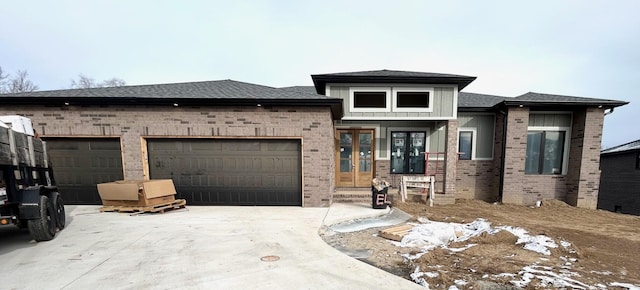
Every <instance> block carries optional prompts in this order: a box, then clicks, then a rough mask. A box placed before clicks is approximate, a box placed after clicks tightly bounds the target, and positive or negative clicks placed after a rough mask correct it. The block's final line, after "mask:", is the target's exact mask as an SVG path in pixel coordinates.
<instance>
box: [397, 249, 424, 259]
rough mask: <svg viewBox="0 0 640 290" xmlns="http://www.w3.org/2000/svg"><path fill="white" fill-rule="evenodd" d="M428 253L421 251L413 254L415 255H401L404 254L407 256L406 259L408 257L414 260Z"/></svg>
mask: <svg viewBox="0 0 640 290" xmlns="http://www.w3.org/2000/svg"><path fill="white" fill-rule="evenodd" d="M426 253H427V251H424V252H420V253H417V254H413V255H412V254H402V255H400V256H402V257H403V258H405V259H407V260H409V261H413V260H415V259H418V258H420V257H422V256H423V255H424V254H426Z"/></svg>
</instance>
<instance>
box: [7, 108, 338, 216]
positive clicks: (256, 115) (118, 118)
mask: <svg viewBox="0 0 640 290" xmlns="http://www.w3.org/2000/svg"><path fill="white" fill-rule="evenodd" d="M0 114H4V115H10V114H11V115H15V114H18V115H24V116H26V117H29V118H31V120H32V122H33V125H34V129H35V130H36V131H37V132H38V133H39V134H40V135H41V136H42V137H118V138H120V139H121V144H122V153H123V167H124V177H125V178H126V179H143V178H147V176H145V169H144V168H145V164H144V163H143V162H144V161H143V160H145V158H143V149H144V148H143V138H144V137H168V138H283V139H284V138H294V139H301V140H302V151H303V152H302V164H303V165H302V166H303V168H302V172H303V180H302V181H303V206H306V207H325V206H329V205H330V204H331V198H332V197H331V195H332V193H333V189H334V184H335V181H334V174H332V172H334V166H335V165H334V163H335V160H334V158H333V156H334V155H333V154H334V143H333V140H334V130H333V120H332V117H331V112H330V110H329V108H328V107H327V108H322V107H314V108H304V107H273V108H267V107H146V106H126V107H125V106H64V107H44V106H43V107H40V106H2V108H0Z"/></svg>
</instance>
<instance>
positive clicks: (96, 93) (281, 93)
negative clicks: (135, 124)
mask: <svg viewBox="0 0 640 290" xmlns="http://www.w3.org/2000/svg"><path fill="white" fill-rule="evenodd" d="M2 97H3V98H37V97H60V98H101V97H108V98H139V99H144V98H150V99H191V98H198V99H315V100H323V99H332V98H330V97H327V96H324V95H318V94H316V93H311V92H309V93H304V92H295V91H289V90H282V89H278V88H273V87H268V86H262V85H256V84H250V83H245V82H239V81H234V80H220V81H205V82H189V83H173V84H154V85H138V86H122V87H107V88H91V89H69V90H53V91H36V92H30V93H20V94H6V95H2Z"/></svg>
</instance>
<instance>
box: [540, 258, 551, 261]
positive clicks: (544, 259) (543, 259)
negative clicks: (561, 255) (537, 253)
mask: <svg viewBox="0 0 640 290" xmlns="http://www.w3.org/2000/svg"><path fill="white" fill-rule="evenodd" d="M540 260H542V261H549V259H547V258H540Z"/></svg>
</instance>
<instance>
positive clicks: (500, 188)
mask: <svg viewBox="0 0 640 290" xmlns="http://www.w3.org/2000/svg"><path fill="white" fill-rule="evenodd" d="M498 112H499V113H500V114H502V115H503V116H504V117H503V118H502V146H501V147H502V148H501V151H502V154H501V155H500V158H501V159H502V160H501V161H500V183H499V186H498V200H497V201H499V202H502V195H503V191H504V166H505V163H506V158H505V153H506V151H507V116H508V115H509V114H508V110H507V111H502V110H501V109H498Z"/></svg>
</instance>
